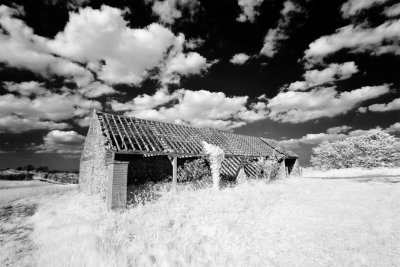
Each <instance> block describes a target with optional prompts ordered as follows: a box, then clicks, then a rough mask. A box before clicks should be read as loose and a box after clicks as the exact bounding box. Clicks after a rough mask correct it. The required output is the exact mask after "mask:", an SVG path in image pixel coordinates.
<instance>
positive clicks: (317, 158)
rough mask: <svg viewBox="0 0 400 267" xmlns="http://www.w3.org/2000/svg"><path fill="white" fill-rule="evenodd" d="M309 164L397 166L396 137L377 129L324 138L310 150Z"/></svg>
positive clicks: (399, 160)
mask: <svg viewBox="0 0 400 267" xmlns="http://www.w3.org/2000/svg"><path fill="white" fill-rule="evenodd" d="M311 165H312V166H313V167H317V168H320V169H340V168H350V167H363V168H374V167H396V166H400V140H398V139H397V138H396V137H394V136H392V135H390V134H389V133H387V132H385V131H383V130H381V129H379V128H377V129H372V130H369V131H367V132H365V133H364V134H362V135H358V136H349V137H347V138H345V139H340V140H333V141H324V142H322V143H321V144H320V145H318V146H317V147H315V148H314V149H313V155H312V157H311Z"/></svg>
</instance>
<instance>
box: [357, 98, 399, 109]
mask: <svg viewBox="0 0 400 267" xmlns="http://www.w3.org/2000/svg"><path fill="white" fill-rule="evenodd" d="M367 110H369V111H371V112H385V111H392V110H400V98H396V99H394V100H393V101H391V102H389V103H387V104H373V105H370V106H369V107H360V108H359V111H360V112H361V113H365V112H367Z"/></svg>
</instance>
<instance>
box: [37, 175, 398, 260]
mask: <svg viewBox="0 0 400 267" xmlns="http://www.w3.org/2000/svg"><path fill="white" fill-rule="evenodd" d="M159 194H160V195H161V196H160V198H159V199H158V200H157V201H155V202H154V203H148V204H146V205H140V206H137V207H132V208H130V209H127V210H124V211H122V212H110V211H108V210H107V209H106V208H105V207H104V206H103V204H102V202H101V201H100V200H98V199H96V198H93V197H88V196H85V195H83V194H79V193H77V192H69V193H66V194H64V195H61V196H59V197H56V198H53V199H52V201H51V202H47V203H46V202H45V203H42V204H40V205H39V206H38V208H37V211H36V213H35V215H34V216H33V217H32V218H31V219H30V223H31V224H33V225H34V230H33V233H32V236H31V238H32V240H33V241H34V244H35V245H36V246H37V250H36V252H35V262H36V265H37V266H128V265H129V266H143V265H145V266H149V265H162V266H186V265H196V266H197V265H202V266H203V265H206V266H207V265H212V266H225V265H229V266H246V265H250V266H254V265H258V266H266V265H267V266H270V265H274V266H276V265H277V266H332V265H336V266H343V265H346V266H349V265H350V266H360V265H366V266H398V265H399V264H400V224H399V222H400V184H399V183H383V182H380V181H379V180H377V181H369V182H360V181H350V180H315V179H300V178H299V179H291V180H283V181H278V182H276V183H273V184H265V183H264V182H262V181H254V182H251V183H244V184H241V185H239V186H236V187H232V188H225V189H224V190H221V191H220V192H215V191H212V190H210V189H200V190H197V191H193V190H190V189H188V188H186V187H182V188H180V190H178V193H177V194H176V195H173V194H171V193H168V192H166V191H165V190H164V191H163V190H162V189H161V190H160V192H159Z"/></svg>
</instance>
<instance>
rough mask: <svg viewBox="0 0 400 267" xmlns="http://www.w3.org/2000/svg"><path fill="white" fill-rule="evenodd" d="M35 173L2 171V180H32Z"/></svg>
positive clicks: (0, 175)
mask: <svg viewBox="0 0 400 267" xmlns="http://www.w3.org/2000/svg"><path fill="white" fill-rule="evenodd" d="M32 178H33V174H32V173H28V172H23V171H21V172H12V171H3V172H0V180H9V181H22V180H32Z"/></svg>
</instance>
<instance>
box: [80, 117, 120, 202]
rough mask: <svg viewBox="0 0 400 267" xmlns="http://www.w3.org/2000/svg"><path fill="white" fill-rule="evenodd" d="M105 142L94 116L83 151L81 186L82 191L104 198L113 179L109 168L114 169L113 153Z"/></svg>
mask: <svg viewBox="0 0 400 267" xmlns="http://www.w3.org/2000/svg"><path fill="white" fill-rule="evenodd" d="M105 141H106V138H105V137H104V136H103V133H102V131H101V126H100V122H99V121H98V119H97V117H96V116H94V117H93V118H92V121H91V123H90V127H89V131H88V134H87V136H86V140H85V144H84V147H83V151H82V156H81V161H80V167H79V185H80V188H81V190H83V191H86V192H89V193H94V194H99V195H100V196H101V197H103V198H106V197H107V195H108V194H109V192H108V191H109V190H110V188H109V182H110V181H109V179H111V178H112V176H111V177H110V170H109V168H112V167H111V166H110V163H112V162H113V153H112V152H110V151H107V150H106V149H105V146H104V144H105Z"/></svg>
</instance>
